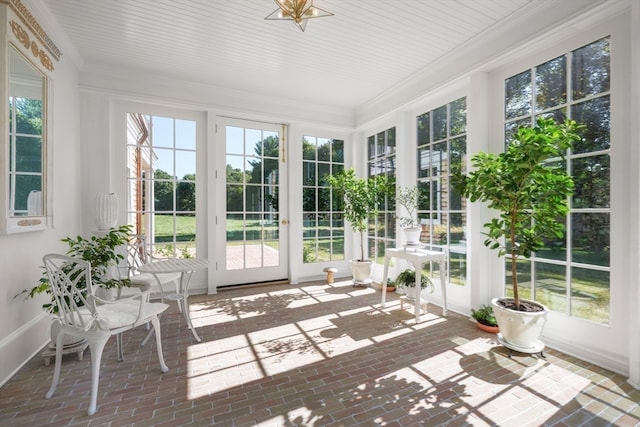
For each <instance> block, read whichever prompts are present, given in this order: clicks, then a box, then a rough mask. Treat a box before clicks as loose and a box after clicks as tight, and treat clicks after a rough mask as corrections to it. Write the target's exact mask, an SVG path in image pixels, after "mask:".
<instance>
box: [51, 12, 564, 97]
mask: <svg viewBox="0 0 640 427" xmlns="http://www.w3.org/2000/svg"><path fill="white" fill-rule="evenodd" d="M564 1H576V0H564ZM544 3H547V4H548V3H549V0H315V1H314V4H315V5H316V6H318V7H321V8H323V9H326V10H329V11H331V12H333V13H334V14H335V16H332V17H326V18H320V19H313V20H310V21H309V22H308V25H307V29H306V32H304V33H303V32H301V31H300V30H299V29H298V28H297V27H296V26H295V25H294V24H293V23H292V22H289V21H265V20H264V17H265V16H267V15H268V14H269V13H271V12H272V11H274V10H275V9H276V5H275V3H274V2H273V0H44V4H45V5H46V6H48V8H49V9H50V10H51V12H52V13H53V15H54V16H55V19H56V20H57V21H58V23H59V24H60V25H61V26H62V27H63V28H64V31H65V32H66V34H67V36H68V37H69V38H70V40H71V41H72V42H73V44H74V45H75V49H77V51H78V52H79V53H80V55H81V57H82V60H83V61H84V63H85V64H90V65H95V66H108V67H118V68H120V67H123V68H126V69H134V70H138V71H144V72H148V73H150V74H152V75H157V76H164V77H169V78H175V79H178V80H184V81H190V82H195V83H203V84H207V85H212V86H216V87H222V88H227V89H234V90H242V91H248V92H253V93H259V94H263V95H268V96H280V97H284V98H285V99H291V100H296V101H302V102H313V103H315V104H322V105H335V106H336V107H343V108H357V107H358V106H360V105H362V104H364V103H366V102H367V101H370V100H372V99H374V98H375V97H376V96H379V95H380V94H382V93H384V92H385V91H387V90H388V89H389V88H391V87H393V86H394V85H397V84H399V83H400V82H402V81H404V80H406V79H407V78H409V77H410V76H412V75H415V74H416V73H418V72H419V71H420V70H423V69H425V68H427V67H429V65H430V64H432V63H433V62H434V61H437V60H438V59H440V58H443V57H446V56H447V55H448V54H451V53H452V52H456V50H460V49H463V48H464V47H465V45H467V46H468V45H469V43H471V42H477V41H478V38H481V37H483V36H484V35H486V34H488V33H490V32H492V31H493V30H494V29H495V28H496V27H497V26H500V25H502V24H504V23H506V22H507V21H508V20H509V19H511V18H512V17H513V15H514V14H522V13H527V10H528V9H531V8H535V7H539V6H540V4H544ZM63 56H64V49H63Z"/></svg>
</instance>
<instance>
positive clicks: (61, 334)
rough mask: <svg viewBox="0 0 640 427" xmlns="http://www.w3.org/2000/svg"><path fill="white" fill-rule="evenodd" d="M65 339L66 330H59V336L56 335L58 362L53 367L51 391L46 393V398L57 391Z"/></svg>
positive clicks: (49, 397)
mask: <svg viewBox="0 0 640 427" xmlns="http://www.w3.org/2000/svg"><path fill="white" fill-rule="evenodd" d="M63 340H64V332H62V331H60V332H58V336H57V337H56V362H55V367H54V368H53V380H52V381H51V387H50V388H49V391H48V392H47V394H46V395H45V398H46V399H51V397H52V396H53V393H55V391H56V387H57V386H58V381H59V380H60V368H61V367H62V342H63Z"/></svg>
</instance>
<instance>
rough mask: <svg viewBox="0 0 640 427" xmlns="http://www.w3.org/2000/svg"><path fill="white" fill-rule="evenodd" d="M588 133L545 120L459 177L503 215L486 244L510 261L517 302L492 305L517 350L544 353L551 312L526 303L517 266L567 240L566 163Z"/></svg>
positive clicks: (462, 186) (457, 181) (471, 194)
mask: <svg viewBox="0 0 640 427" xmlns="http://www.w3.org/2000/svg"><path fill="white" fill-rule="evenodd" d="M582 128H583V126H581V125H578V124H577V123H576V122H575V121H572V120H567V121H565V122H564V123H562V124H558V123H556V122H555V121H554V120H553V119H550V118H540V119H538V120H537V123H536V126H522V127H519V128H518V129H517V131H516V132H515V134H514V136H513V140H512V141H510V142H509V145H508V147H507V149H506V150H505V151H504V152H503V153H500V154H490V153H478V154H476V155H474V156H473V157H472V158H471V165H472V172H470V173H469V174H467V175H462V174H461V173H460V172H458V173H457V174H456V175H455V177H454V186H455V187H456V188H457V190H458V191H459V192H460V193H461V194H463V195H464V196H465V197H467V198H468V199H469V200H470V201H471V202H476V201H477V202H487V203H488V207H489V208H491V209H495V210H497V211H498V215H497V217H495V218H493V219H491V221H490V222H488V223H486V224H484V228H485V230H486V232H485V233H484V234H485V236H486V239H485V241H484V244H485V246H487V247H488V248H490V249H495V250H497V251H498V255H499V256H508V260H509V261H508V262H509V266H510V271H511V290H512V296H511V297H507V298H494V299H493V300H492V302H491V303H492V305H493V309H494V313H495V316H496V318H497V321H498V324H499V325H500V335H499V336H498V338H499V339H500V341H501V342H502V343H503V344H504V345H505V346H506V347H507V348H509V349H511V350H516V351H523V352H528V353H538V352H540V353H541V354H542V349H544V344H543V343H542V342H541V341H540V340H539V339H540V336H541V334H542V328H543V327H544V324H545V323H546V316H547V313H548V309H547V308H546V307H545V306H544V305H543V304H540V303H538V302H535V301H532V300H526V299H522V298H520V296H519V292H518V290H519V286H518V269H517V265H518V260H519V259H520V258H521V257H524V258H529V257H530V256H531V254H532V253H534V252H536V251H539V250H540V249H542V248H543V247H544V245H545V241H546V240H547V239H549V238H562V236H563V235H564V218H565V217H566V215H567V213H568V212H569V205H568V200H569V197H570V196H571V195H572V193H573V180H572V179H571V176H569V175H568V174H567V172H566V167H565V166H564V162H563V160H564V155H565V154H566V153H567V150H568V149H569V148H570V147H571V146H572V144H573V142H575V141H578V140H579V139H580V136H579V134H578V132H579V131H580V130H581V129H582Z"/></svg>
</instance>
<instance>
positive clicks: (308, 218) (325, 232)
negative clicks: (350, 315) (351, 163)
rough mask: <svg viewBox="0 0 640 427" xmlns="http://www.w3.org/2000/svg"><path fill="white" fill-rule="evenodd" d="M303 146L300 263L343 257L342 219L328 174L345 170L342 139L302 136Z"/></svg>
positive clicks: (341, 258) (340, 258)
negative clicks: (301, 261) (302, 227)
mask: <svg viewBox="0 0 640 427" xmlns="http://www.w3.org/2000/svg"><path fill="white" fill-rule="evenodd" d="M302 145H303V147H302V198H303V200H302V221H303V224H304V229H303V237H302V238H303V249H302V250H303V254H302V259H303V262H305V263H314V262H325V261H334V260H343V259H344V258H345V255H344V220H343V215H342V212H340V211H338V207H339V203H338V202H337V201H334V200H333V197H332V195H331V188H330V185H329V176H331V175H335V174H337V173H340V171H342V170H343V169H344V141H342V140H339V139H329V138H320V137H316V136H304V137H303V139H302Z"/></svg>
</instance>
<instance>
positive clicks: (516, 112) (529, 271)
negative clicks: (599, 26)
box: [505, 37, 611, 324]
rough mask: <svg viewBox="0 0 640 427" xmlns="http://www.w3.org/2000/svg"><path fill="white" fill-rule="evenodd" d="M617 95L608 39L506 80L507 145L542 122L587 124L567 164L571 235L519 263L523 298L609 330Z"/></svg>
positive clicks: (567, 158) (566, 159)
mask: <svg viewBox="0 0 640 427" xmlns="http://www.w3.org/2000/svg"><path fill="white" fill-rule="evenodd" d="M610 96H611V94H610V50H609V38H608V37H605V38H603V39H600V40H597V41H595V42H593V43H590V44H587V45H585V46H582V47H580V48H578V49H575V50H572V51H570V52H567V53H566V54H564V55H561V56H559V57H557V58H554V59H552V60H550V61H547V62H545V63H543V64H539V65H537V66H535V67H533V68H531V69H529V70H526V71H524V72H522V73H520V74H518V75H516V76H512V77H510V78H508V79H506V80H505V144H508V143H509V141H510V139H511V136H512V134H513V132H514V131H515V129H516V128H517V126H518V125H520V124H525V125H533V124H535V121H536V119H537V118H538V117H553V118H554V119H556V120H557V121H564V120H565V119H567V118H569V119H573V120H576V121H577V122H578V123H582V124H585V125H586V130H585V132H584V134H583V135H582V136H583V140H582V141H580V142H578V143H576V144H575V145H574V147H573V149H572V150H569V151H568V152H567V155H566V158H565V165H566V168H567V171H568V172H569V173H570V174H571V176H572V177H573V179H574V183H575V191H574V194H573V196H572V197H571V199H570V213H569V215H568V216H567V218H566V219H565V221H566V222H565V225H566V233H565V237H564V238H563V239H555V240H550V241H548V242H547V244H546V245H545V249H543V250H542V251H539V252H538V253H536V254H534V255H533V256H532V257H531V260H530V261H529V260H522V261H521V262H520V263H519V265H518V271H519V272H521V273H522V274H523V275H524V276H523V277H522V280H521V281H519V282H520V283H521V286H522V289H521V292H522V295H525V297H528V298H533V299H535V300H537V301H539V302H541V303H543V304H545V305H547V306H548V307H549V308H550V309H551V310H555V311H559V312H563V313H565V314H567V315H571V316H575V317H579V318H584V319H587V320H591V321H594V322H597V323H602V324H608V323H609V317H610V307H609V302H610V300H609V292H610V277H609V275H610V260H609V245H610V238H609V236H610V213H611V209H610V203H609V202H610V198H609V197H610V162H609V155H610V137H609V135H610V133H609V131H610V123H609V118H610V108H609V105H610ZM558 161H560V160H558ZM509 274H510V272H509V270H508V269H507V273H506V276H507V277H506V280H507V283H510V278H509ZM506 293H507V295H510V293H511V292H510V289H509V287H507V288H506Z"/></svg>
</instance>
